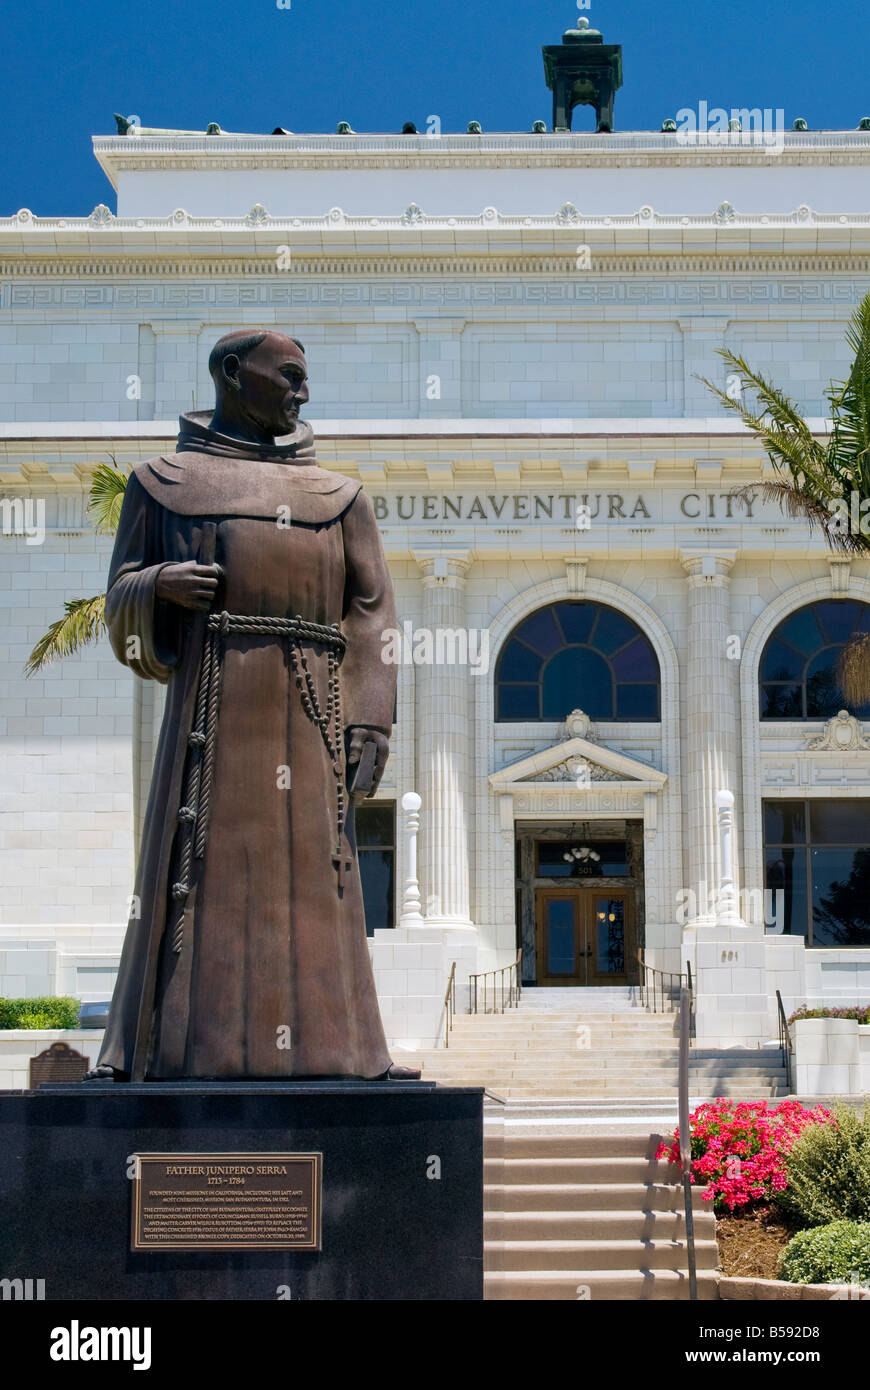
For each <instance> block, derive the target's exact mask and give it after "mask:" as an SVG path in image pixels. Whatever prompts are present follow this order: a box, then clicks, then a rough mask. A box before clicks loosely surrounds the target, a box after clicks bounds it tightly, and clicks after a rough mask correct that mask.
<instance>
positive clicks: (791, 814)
mask: <svg viewBox="0 0 870 1390" xmlns="http://www.w3.org/2000/svg"><path fill="white" fill-rule="evenodd" d="M806 838H807V830H806V802H805V801H765V803H764V843H765V844H766V845H803V844H806Z"/></svg>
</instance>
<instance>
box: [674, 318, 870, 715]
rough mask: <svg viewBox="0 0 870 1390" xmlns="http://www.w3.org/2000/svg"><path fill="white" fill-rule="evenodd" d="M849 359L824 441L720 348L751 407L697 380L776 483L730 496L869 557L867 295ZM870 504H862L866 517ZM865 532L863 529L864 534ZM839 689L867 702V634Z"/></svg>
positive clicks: (852, 330)
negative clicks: (774, 506) (755, 500)
mask: <svg viewBox="0 0 870 1390" xmlns="http://www.w3.org/2000/svg"><path fill="white" fill-rule="evenodd" d="M846 340H847V342H848V344H849V347H850V348H851V350H852V352H853V353H854V360H853V362H852V366H851V369H850V372H849V376H848V378H847V379H846V381H843V382H835V381H832V382H831V383H830V385H829V387H828V388H827V390H826V392H825V396H826V398H827V400H828V402H829V405H830V419H831V428H830V431H829V433H828V435H827V438H826V440H825V441H824V442H820V441H819V440H818V439H816V438H815V436H814V435H813V434H812V433H811V431H810V428H809V425H808V424H807V422H806V420H805V419H804V417H803V416H802V415H801V413H800V411H799V410H798V408H797V406H796V405H795V404H794V403H793V402H792V401H791V400H790V399H789V398H788V396H787V395H786V394H785V392H783V391H781V390H780V389H779V387H778V386H774V385H773V383H772V382H770V381H768V380H767V379H766V378H765V377H763V376H761V375H760V374H759V373H758V372H755V371H753V370H752V368H751V367H750V366H749V365H748V364H747V362H746V360H745V359H744V358H743V357H740V356H739V355H738V354H737V353H734V352H730V351H729V350H728V349H727V348H721V349H719V356H720V357H721V358H723V360H724V361H725V362H726V363H727V365H728V366H729V367H730V368H731V369H732V371H733V372H734V373H735V374H736V375H737V376H739V378H740V382H741V388H742V391H751V392H752V393H754V396H755V401H756V404H755V407H754V408H750V407H749V406H748V405H746V404H744V401H743V399H742V392H741V396H740V398H738V399H734V398H733V397H732V396H730V395H728V394H727V392H725V391H722V390H720V389H719V387H718V386H714V385H713V383H712V382H710V381H707V380H706V378H705V377H701V378H700V379H701V381H703V383H704V385H705V386H707V387H708V388H709V389H710V390H711V391H712V392H713V395H714V396H717V397H718V398H719V400H720V401H721V402H722V404H723V405H724V407H725V409H726V410H733V411H735V412H736V413H737V414H738V415H739V416H740V418H741V420H742V421H743V423H744V424H745V425H746V426H747V428H748V429H750V430H751V431H752V433H753V434H754V435H755V437H756V439H758V440H759V441H760V443H761V444H762V445H763V446H764V449H765V451H766V453H767V457H768V458H769V459H770V461H771V463H772V464H773V467H774V470H775V473H776V477H775V478H770V479H767V480H766V481H764V482H759V483H750V484H748V485H747V486H745V487H740V488H735V489H734V495H735V496H738V497H740V496H746V495H747V494H748V493H753V492H760V493H761V495H762V497H764V498H765V499H769V500H772V501H776V502H778V503H779V505H780V507H781V508H782V510H783V511H784V512H785V514H786V515H787V516H790V517H803V518H805V519H806V520H807V521H808V522H809V523H810V526H811V527H814V528H815V529H817V530H820V531H821V532H822V534H823V535H824V537H825V539H826V541H827V542H828V545H829V546H830V548H831V549H832V550H835V551H838V552H839V553H841V554H846V555H867V556H870V516H866V517H865V516H864V515H862V514H860V513H859V525H858V526H855V525H853V524H852V519H853V518H854V517H855V515H856V510H855V507H854V500H855V499H858V503H859V507H860V505H861V503H862V502H863V499H870V294H868V295H867V296H866V297H865V298H864V299H863V300H862V301H861V303H860V304H859V306H858V308H857V310H856V311H855V313H854V314H853V316H852V318H851V320H850V322H849V326H848V328H847V330H846ZM868 506H870V503H866V504H864V507H863V511H864V512H866V511H867V507H868ZM865 528H866V529H865ZM837 674H838V679H839V683H840V687H841V689H842V691H843V694H844V695H845V697H846V699H847V700H848V701H849V703H850V704H854V705H861V704H865V703H866V702H867V701H868V700H870V635H867V634H864V635H859V636H856V637H855V638H853V639H852V640H851V641H850V642H849V643H847V645H846V646H845V648H844V650H843V653H842V655H841V658H840V662H839V666H838V672H837Z"/></svg>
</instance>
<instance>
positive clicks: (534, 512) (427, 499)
mask: <svg viewBox="0 0 870 1390" xmlns="http://www.w3.org/2000/svg"><path fill="white" fill-rule="evenodd" d="M756 498H757V493H752V494H751V495H749V496H746V497H737V496H735V495H734V494H733V493H731V492H686V493H683V495H682V496H680V497H676V496H675V497H673V499H672V498H671V496H670V494H656V496H655V499H653V498H650V504H651V505H649V506H648V505H647V500H646V499H645V498H644V497H643V496H642V495H641V494H640V493H637V494H633V495H631V496H626V495H625V493H622V492H594V493H590V492H546V493H529V492H516V493H500V494H498V495H493V494H492V493H488V494H486V495H480V494H478V493H474V494H472V493H452V494H449V493H441V494H435V493H422V494H420V495H416V494H412V493H399V494H396V495H395V496H385V495H383V494H376V495H374V496H373V497H372V503H373V505H374V509H375V516H376V517H377V519H378V521H386V522H391V521H418V522H425V521H447V522H450V521H471V522H483V523H491V522H502V523H503V524H504V523H505V522H516V521H540V522H547V521H552V522H559V523H561V524H563V525H564V524H565V523H566V522H567V523H568V524H571V525H575V524H576V523H577V517H578V513H580V512H581V511H582V514H583V516H584V517H585V519H586V521H587V524H588V522H590V521H596V520H600V521H634V522H642V521H653V520H657V521H666V520H668V519H670V518H669V517H668V516H667V515H666V513H667V512H669V511H670V510H671V509H670V508H669V507H667V505H666V503H667V502H668V501H671V500H673V501H675V502H678V509H674V514H673V519H674V520H679V519H680V517H682V518H684V519H686V520H687V521H696V520H704V521H723V520H725V521H728V520H734V521H739V520H744V519H748V520H752V519H753V507H754V505H755V501H756Z"/></svg>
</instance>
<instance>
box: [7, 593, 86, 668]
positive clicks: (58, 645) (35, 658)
mask: <svg viewBox="0 0 870 1390" xmlns="http://www.w3.org/2000/svg"><path fill="white" fill-rule="evenodd" d="M64 609H65V612H64V616H63V617H62V618H58V619H57V621H56V622H53V623H52V625H51V627H50V628H49V629H48V632H46V633H45V635H44V636H43V637H40V639H39V641H38V642H37V644H36V646H35V647H34V648H33V651H32V652H31V653H30V656H29V657H28V659H27V664H26V666H25V668H24V669H25V672H26V674H27V675H28V676H35V675H36V673H37V672H38V671H42V670H44V669H45V667H46V666H48V665H50V664H51V662H52V661H59V660H60V658H61V657H64V656H70V655H71V654H72V653H73V652H77V651H79V650H80V648H81V647H84V646H87V645H88V644H89V643H91V642H96V641H97V640H98V639H99V638H100V637H101V636H102V635H103V633H104V632H105V630H106V617H105V614H106V596H105V594H96V595H95V596H94V597H93V598H73V599H68V600H67V602H66V603H65V604H64Z"/></svg>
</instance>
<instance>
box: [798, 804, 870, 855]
mask: <svg viewBox="0 0 870 1390" xmlns="http://www.w3.org/2000/svg"><path fill="white" fill-rule="evenodd" d="M810 838H811V839H812V841H813V844H822V845H870V800H867V799H864V798H862V799H861V800H855V799H852V800H843V801H840V800H837V801H828V800H818V801H817V800H813V801H811V802H810Z"/></svg>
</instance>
